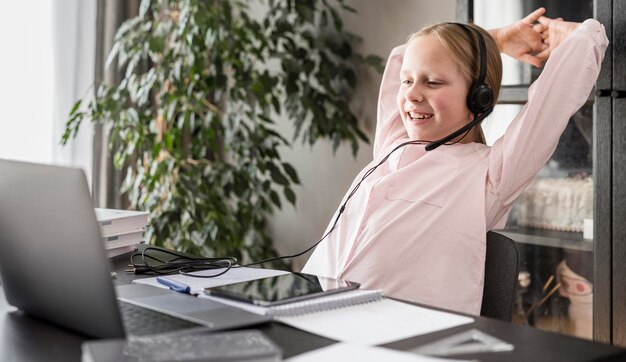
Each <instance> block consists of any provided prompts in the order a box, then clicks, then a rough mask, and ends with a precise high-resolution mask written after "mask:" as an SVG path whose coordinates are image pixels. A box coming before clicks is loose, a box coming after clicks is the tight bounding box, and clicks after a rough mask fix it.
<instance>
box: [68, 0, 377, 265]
mask: <svg viewBox="0 0 626 362" xmlns="http://www.w3.org/2000/svg"><path fill="white" fill-rule="evenodd" d="M339 10H347V11H352V12H354V9H352V8H350V7H349V6H348V5H346V4H345V3H344V1H343V0H336V1H291V0H283V1H273V0H268V1H260V2H254V3H251V2H247V1H200V0H188V1H181V0H160V1H157V0H155V1H147V0H144V1H142V2H141V6H140V10H139V15H138V16H137V17H135V18H132V19H129V20H127V21H125V22H124V23H123V24H122V25H121V26H120V28H119V30H118V32H117V34H116V36H115V42H114V46H113V49H112V51H111V54H110V55H109V60H108V62H107V64H110V63H111V62H114V63H115V61H117V66H118V67H120V68H121V69H125V76H124V77H123V79H121V81H120V82H119V83H118V84H99V85H97V87H96V94H95V98H94V99H93V100H91V99H90V98H91V97H87V98H86V99H85V100H84V101H85V103H88V104H87V105H86V107H84V106H81V101H80V100H79V101H78V102H76V104H75V106H74V108H73V109H72V111H71V113H70V118H69V120H68V123H67V126H66V132H65V135H64V137H63V142H67V141H68V140H69V139H70V138H71V137H72V136H73V135H75V134H76V132H77V131H78V129H79V126H80V124H81V122H82V121H83V120H88V121H93V122H97V123H100V124H102V125H104V126H105V128H106V129H107V130H108V131H109V133H110V147H111V149H112V152H114V153H115V166H116V167H117V168H120V169H123V170H125V172H126V179H125V181H124V185H123V188H122V191H123V192H125V193H126V194H127V195H128V198H129V200H130V204H131V207H132V208H134V209H141V210H146V211H149V212H150V214H151V215H152V218H151V220H152V221H151V227H150V228H149V229H148V230H147V231H146V239H147V240H149V241H150V243H152V244H156V245H160V246H166V247H168V248H172V249H176V250H179V251H184V252H189V253H193V254H203V255H205V256H215V255H222V256H225V255H229V256H234V257H237V258H238V259H239V260H240V261H243V262H246V261H250V260H259V259H264V258H267V257H270V256H274V255H275V254H276V252H275V250H274V248H273V246H272V242H271V240H270V237H269V235H268V230H267V218H268V216H269V215H270V214H271V213H272V212H273V210H274V208H275V207H279V208H280V207H281V204H282V202H283V201H281V200H286V201H288V202H290V203H291V204H294V205H295V202H296V196H295V193H294V191H293V185H294V184H299V183H300V181H299V178H298V175H297V173H296V171H295V169H294V168H293V167H292V166H291V165H290V164H289V163H287V162H284V161H283V160H282V158H281V156H280V153H279V149H281V148H283V149H284V147H287V148H288V147H289V146H290V145H291V141H289V140H288V139H287V137H286V136H285V135H283V134H281V133H279V131H278V130H277V127H276V125H275V122H274V120H275V119H276V117H277V116H278V115H281V114H284V115H287V116H288V117H289V119H290V120H291V122H292V124H293V126H294V129H295V134H294V140H296V139H301V140H302V141H303V142H306V143H309V144H314V143H315V142H316V141H317V140H318V139H329V140H331V141H332V143H333V146H334V148H337V147H338V146H339V145H340V143H341V142H343V141H349V142H350V144H351V145H352V149H353V152H354V153H356V151H357V149H358V146H359V142H360V141H367V137H366V135H365V134H364V133H363V131H362V130H361V129H360V128H359V124H358V120H357V117H356V116H355V114H354V113H353V112H352V111H351V109H350V105H349V101H350V96H351V94H353V91H354V89H355V87H356V85H357V77H356V71H355V69H356V68H355V67H357V66H360V65H369V66H373V67H376V68H377V69H378V70H379V71H382V68H383V67H382V61H381V58H380V57H377V56H368V57H363V56H361V55H359V54H357V53H356V52H355V51H354V49H353V45H354V44H355V43H356V42H358V41H359V39H358V37H356V36H355V35H354V34H351V33H349V32H347V31H345V30H344V29H343V25H342V20H341V16H340V13H339ZM281 193H282V195H283V197H281V196H280V195H279V194H281Z"/></svg>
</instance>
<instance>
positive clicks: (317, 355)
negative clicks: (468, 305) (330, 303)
mask: <svg viewBox="0 0 626 362" xmlns="http://www.w3.org/2000/svg"><path fill="white" fill-rule="evenodd" d="M318 361H342V362H353V361H354V362H357V361H358V362H380V361H385V362H443V361H457V362H460V360H450V359H442V358H436V357H428V356H423V355H419V354H414V353H408V352H402V351H396V350H393V349H388V348H383V347H365V346H359V345H354V344H349V343H335V344H333V345H330V346H328V347H324V348H320V349H316V350H314V351H311V352H306V353H303V354H300V355H297V356H295V357H291V358H289V359H287V360H285V362H318Z"/></svg>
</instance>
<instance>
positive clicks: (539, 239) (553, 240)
mask: <svg viewBox="0 0 626 362" xmlns="http://www.w3.org/2000/svg"><path fill="white" fill-rule="evenodd" d="M496 232H498V233H501V234H503V235H506V236H508V237H509V238H511V239H513V240H515V241H516V242H518V243H521V244H532V245H541V246H549V247H553V248H564V249H572V250H583V251H593V240H587V239H583V233H577V232H567V231H557V230H546V229H536V228H529V227H511V228H506V229H504V230H497V231H496Z"/></svg>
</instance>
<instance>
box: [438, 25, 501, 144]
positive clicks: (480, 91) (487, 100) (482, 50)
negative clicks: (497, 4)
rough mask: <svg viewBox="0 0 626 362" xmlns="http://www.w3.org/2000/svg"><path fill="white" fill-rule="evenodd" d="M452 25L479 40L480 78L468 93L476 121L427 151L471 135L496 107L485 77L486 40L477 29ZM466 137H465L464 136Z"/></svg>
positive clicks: (468, 99)
mask: <svg viewBox="0 0 626 362" xmlns="http://www.w3.org/2000/svg"><path fill="white" fill-rule="evenodd" d="M447 24H452V25H457V26H459V27H461V29H463V31H465V33H466V34H467V35H468V36H469V37H470V39H471V38H474V34H475V35H476V36H475V37H476V39H477V40H478V52H479V57H480V58H479V67H480V68H479V71H478V78H477V79H476V80H475V81H473V82H472V84H471V85H470V87H469V91H468V92H467V100H466V103H467V108H468V109H469V110H470V112H472V113H473V114H474V119H473V120H472V121H471V122H469V123H468V124H466V125H465V126H463V127H461V128H459V129H458V130H456V131H455V132H452V133H450V134H449V135H447V136H446V137H444V138H442V139H440V140H437V141H433V142H430V143H428V144H427V145H426V151H432V150H434V149H435V148H437V147H439V146H441V145H443V144H445V143H446V142H449V141H451V140H453V139H455V138H456V137H458V136H460V135H461V134H463V132H467V133H469V131H470V130H471V129H472V128H473V127H474V126H476V125H477V124H479V123H480V122H482V120H483V119H485V118H487V116H488V115H489V114H490V113H491V111H493V106H494V96H493V90H492V89H491V87H489V86H488V85H487V84H485V77H486V76H487V46H486V45H485V38H483V35H482V34H481V33H480V31H478V30H477V29H474V28H473V27H471V26H469V25H466V24H462V23H447ZM463 137H465V136H463Z"/></svg>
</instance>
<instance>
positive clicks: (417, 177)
mask: <svg viewBox="0 0 626 362" xmlns="http://www.w3.org/2000/svg"><path fill="white" fill-rule="evenodd" d="M607 45H608V39H607V38H606V35H605V32H604V27H603V26H602V25H601V24H600V23H599V22H597V21H596V20H593V19H590V20H587V21H585V22H584V23H583V24H582V25H581V26H579V27H578V28H577V29H576V30H575V31H573V32H572V33H571V34H570V35H569V36H568V38H567V39H566V40H565V41H564V42H563V43H562V44H561V45H559V46H558V47H557V48H556V49H555V50H554V51H553V52H552V54H551V56H550V58H549V60H548V61H547V63H546V65H545V69H544V70H543V72H542V74H541V76H540V77H539V78H538V79H537V80H536V81H535V82H534V83H533V84H532V85H531V87H530V89H529V91H528V102H527V103H526V105H525V106H524V107H523V109H522V110H521V112H520V113H519V114H518V115H517V117H516V118H515V119H514V120H513V122H512V123H511V125H510V126H509V127H508V129H507V130H506V133H505V134H504V136H502V137H501V138H500V139H499V140H497V141H496V142H495V144H494V145H493V146H492V147H488V146H486V145H483V144H479V143H467V144H454V145H445V146H441V147H439V148H437V149H436V150H434V151H431V152H426V151H425V150H424V146H423V145H409V146H405V147H403V148H401V149H399V150H397V151H396V152H394V153H393V154H392V155H391V156H390V158H389V160H388V161H387V162H386V163H384V164H382V165H381V166H380V167H378V169H376V171H375V172H374V173H373V174H371V175H370V176H369V177H368V178H366V179H365V181H364V182H363V184H361V186H360V188H359V190H358V191H357V193H356V194H355V195H354V197H352V199H350V201H349V202H348V204H347V206H346V209H345V211H344V213H343V214H342V215H341V217H340V219H339V222H338V224H337V226H336V228H335V230H334V231H333V232H332V233H331V234H330V235H329V236H328V237H327V239H326V240H324V241H323V242H322V243H320V245H319V246H318V247H317V248H316V250H315V251H314V252H313V254H312V255H311V258H310V259H309V260H308V262H307V264H306V265H305V267H304V269H303V272H306V273H311V274H317V275H322V276H329V277H334V278H341V279H347V280H352V281H356V282H360V283H362V287H363V288H368V289H382V290H383V291H384V293H385V295H387V296H391V297H395V298H400V299H405V300H409V301H414V302H419V303H424V304H429V305H434V306H438V307H442V308H448V309H451V310H456V311H460V312H466V313H471V314H479V313H480V307H481V302H482V295H483V279H484V271H485V238H486V233H487V231H488V230H491V229H498V228H502V227H504V225H505V223H506V219H507V215H508V213H509V210H510V208H511V204H512V203H513V201H514V200H515V199H516V198H517V197H518V196H519V194H520V193H521V192H522V191H523V190H524V188H525V187H526V186H527V185H528V184H529V183H530V182H531V181H532V179H533V178H534V176H535V175H536V173H537V172H538V171H539V170H540V169H541V167H542V166H543V165H544V164H545V163H546V162H547V161H548V160H549V158H550V156H551V155H552V153H553V152H554V149H555V148H556V145H557V143H558V141H559V137H560V136H561V133H562V132H563V130H564V129H565V126H566V125H567V123H568V121H569V118H570V117H571V116H572V115H573V114H574V113H575V112H576V111H577V110H578V109H579V108H580V107H582V105H583V104H584V103H585V101H586V100H587V97H588V96H589V93H590V92H591V89H592V87H593V85H594V83H595V81H596V79H597V77H598V73H599V71H600V63H601V62H602V59H603V57H604V51H605V50H606V47H607ZM405 47H406V46H400V47H397V48H395V49H394V50H393V51H392V52H391V55H390V57H389V60H388V62H387V66H386V69H385V72H384V75H383V80H382V84H381V88H380V94H379V100H378V125H377V129H376V137H375V141H374V160H373V161H372V162H371V163H370V164H369V165H367V167H365V169H364V170H363V171H361V173H360V174H359V175H358V176H357V177H356V179H355V181H354V182H353V184H352V186H351V187H350V190H352V188H353V187H354V186H355V185H356V183H357V182H358V181H359V180H360V179H361V177H362V175H363V173H365V171H366V170H367V169H369V168H370V167H372V166H374V165H375V164H377V163H378V162H379V161H380V160H381V159H382V158H383V157H385V156H386V155H387V154H388V153H389V152H390V151H391V150H392V149H393V147H394V146H396V145H398V144H400V143H402V142H404V141H408V140H409V139H408V135H407V133H406V130H405V128H404V125H403V123H402V120H401V118H400V114H399V111H398V107H397V105H396V95H397V93H398V89H399V87H400V76H399V73H400V68H401V66H402V59H403V54H404V50H405ZM346 196H347V195H346ZM344 200H345V197H344ZM342 203H343V201H342ZM336 215H337V213H335V216H336ZM335 216H333V218H332V219H331V225H329V226H328V229H327V231H328V230H329V229H330V227H331V226H332V221H333V220H334V218H335Z"/></svg>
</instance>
